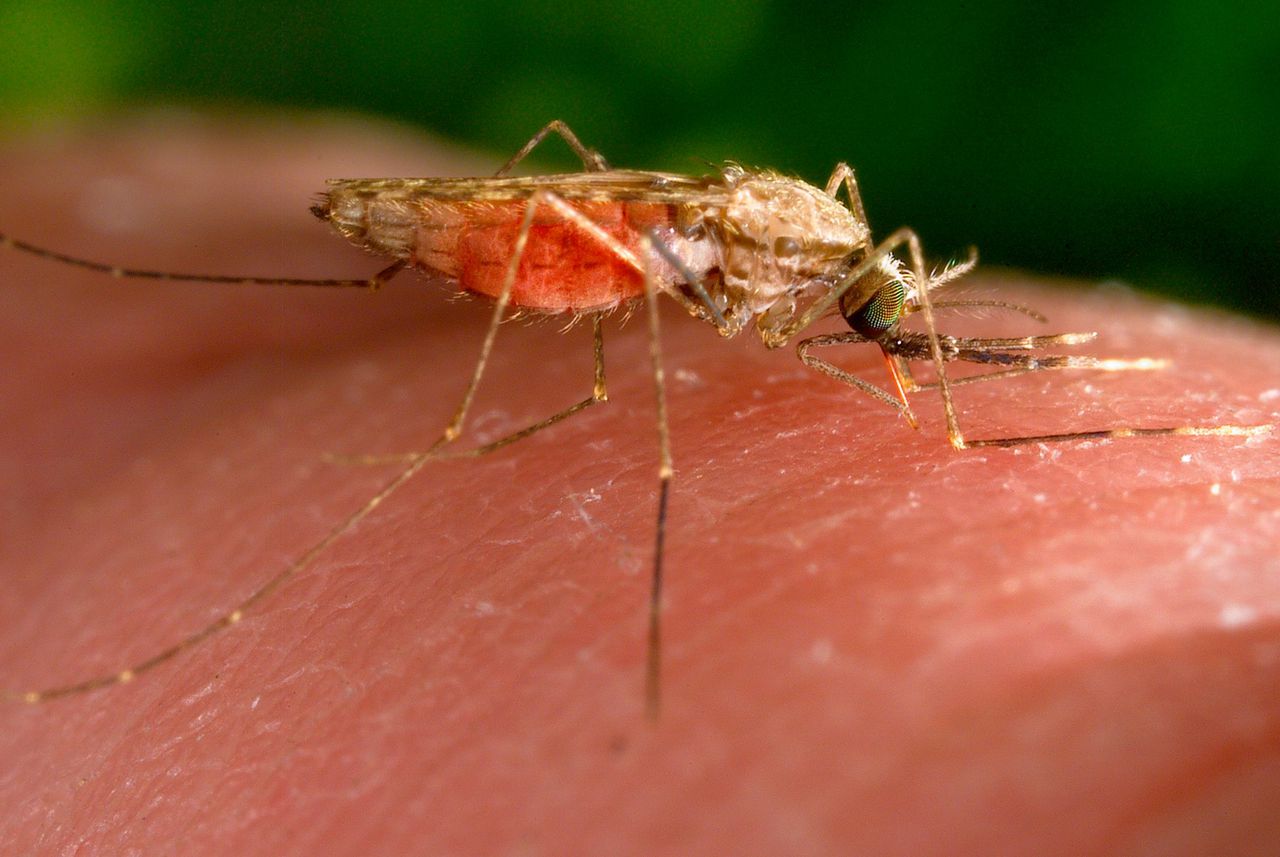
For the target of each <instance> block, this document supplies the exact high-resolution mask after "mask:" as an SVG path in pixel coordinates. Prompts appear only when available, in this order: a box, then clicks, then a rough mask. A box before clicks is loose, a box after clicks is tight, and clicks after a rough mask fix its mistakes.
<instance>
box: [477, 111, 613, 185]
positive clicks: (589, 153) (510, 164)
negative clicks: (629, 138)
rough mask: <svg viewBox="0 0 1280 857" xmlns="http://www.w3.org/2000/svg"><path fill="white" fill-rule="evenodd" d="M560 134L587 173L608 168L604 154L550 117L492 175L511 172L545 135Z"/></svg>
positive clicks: (566, 126)
mask: <svg viewBox="0 0 1280 857" xmlns="http://www.w3.org/2000/svg"><path fill="white" fill-rule="evenodd" d="M553 131H554V132H555V133H557V134H559V135H560V139H562V140H564V141H565V142H566V143H568V144H569V148H570V149H573V153H574V154H575V155H577V156H578V158H579V159H581V161H582V169H583V170H585V171H586V172H589V173H598V172H603V171H605V170H607V169H609V162H608V161H606V160H605V159H604V156H603V155H601V154H600V153H599V152H597V151H596V150H595V149H588V148H587V147H586V146H584V145H582V141H581V140H579V139H578V135H577V134H575V133H573V131H571V130H570V129H569V126H568V125H566V124H564V123H563V122H561V121H560V120H559V119H552V120H551V121H550V122H548V123H547V124H546V125H544V126H543V127H542V130H541V131H539V132H538V133H537V134H534V135H533V136H532V137H530V138H529V142H527V143H525V144H524V145H523V146H521V147H520V151H518V152H516V153H515V154H514V155H512V156H511V160H509V161H507V162H506V163H505V164H503V165H502V169H500V170H498V171H497V172H496V173H494V175H496V176H502V175H506V174H507V173H509V172H511V170H513V169H514V168H515V166H516V164H518V163H520V162H521V161H523V160H524V159H525V158H526V157H528V155H529V153H530V152H532V151H533V150H534V149H536V148H537V147H538V144H539V143H541V142H542V141H543V140H544V139H546V136H547V135H548V134H550V133H551V132H553Z"/></svg>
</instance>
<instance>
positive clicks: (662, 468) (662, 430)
mask: <svg viewBox="0 0 1280 857" xmlns="http://www.w3.org/2000/svg"><path fill="white" fill-rule="evenodd" d="M538 204H545V205H548V206H549V207H551V208H554V209H555V210H556V212H557V213H559V214H560V215H561V216H563V217H564V218H565V219H566V220H568V221H570V222H572V223H574V224H575V225H577V226H578V227H579V228H581V229H582V230H583V231H584V232H586V233H587V234H588V235H591V236H592V237H594V238H595V239H596V240H597V241H598V242H599V243H600V244H601V246H603V247H605V248H606V249H608V250H609V251H610V252H612V253H613V254H614V255H615V256H617V257H618V259H619V260H620V261H622V262H623V263H624V264H626V265H627V266H628V267H630V268H632V269H633V270H635V271H636V272H637V273H639V274H640V275H641V277H643V280H644V290H645V303H646V305H647V310H648V326H649V359H650V363H651V364H652V369H653V385H654V396H655V398H656V403H657V430H658V457H659V463H658V510H657V524H656V527H655V531H654V553H653V572H652V577H651V583H650V591H649V611H648V645H647V656H646V668H645V708H646V711H647V713H648V716H649V717H650V718H651V719H656V718H657V717H658V715H659V713H660V711H661V698H662V688H661V667H662V622H661V619H662V586H663V557H664V553H665V544H666V520H667V505H668V498H669V496H670V492H671V481H672V478H673V476H674V473H675V471H674V468H673V467H672V461H671V442H670V432H669V430H668V425H667V404H666V378H665V374H664V372H663V368H662V349H661V341H660V337H659V320H658V301H657V296H658V287H657V280H656V278H655V277H654V274H653V271H652V269H651V266H650V259H651V258H652V257H653V255H654V254H655V253H660V251H659V250H657V249H656V245H657V244H659V241H658V239H657V237H656V236H654V235H652V234H647V235H645V236H644V241H645V243H646V247H647V249H649V250H650V252H646V253H645V254H644V256H643V260H642V259H640V258H637V257H636V254H635V253H634V252H632V251H631V250H630V249H629V248H628V247H627V246H626V245H624V244H622V243H621V242H619V241H618V239H616V238H615V237H613V236H612V235H610V234H609V233H607V232H605V231H604V230H603V229H602V228H600V226H599V225H598V224H597V223H595V222H594V221H592V220H591V219H590V218H589V217H587V216H586V215H584V214H583V213H582V212H581V211H579V210H577V209H576V208H574V207H573V206H572V205H570V204H569V203H567V202H566V201H565V200H564V199H562V198H561V197H559V196H557V195H556V194H554V193H551V192H547V191H543V192H540V193H538V194H535V195H534V196H533V197H532V198H531V199H530V204H529V208H528V209H527V210H526V214H525V221H524V224H523V225H522V227H521V232H520V236H519V237H518V238H517V241H516V249H515V251H514V253H513V260H512V264H511V266H510V267H509V268H508V270H507V280H506V281H505V282H504V284H503V289H502V293H501V295H500V296H499V298H498V303H497V306H495V308H494V313H493V315H492V317H491V318H490V323H489V329H488V332H487V334H486V336H485V341H484V345H483V347H482V348H481V353H480V359H479V362H478V363H477V365H476V370H475V372H474V374H473V375H472V380H471V384H470V385H469V386H468V388H467V392H466V394H465V395H464V396H463V400H462V403H461V404H460V405H459V407H458V410H457V412H456V413H455V415H454V418H453V420H452V421H451V422H450V423H449V426H448V427H447V428H446V429H445V433H444V434H443V435H442V436H441V438H440V440H438V441H437V442H436V443H435V444H434V445H433V446H432V447H430V448H429V449H428V450H427V451H426V452H423V453H408V454H404V455H394V456H362V457H358V458H354V459H351V460H352V461H354V462H356V463H385V462H388V461H410V462H412V461H415V460H417V459H418V458H419V457H422V456H427V457H437V458H439V457H467V456H479V455H484V454H486V453H488V452H492V451H494V450H496V449H500V448H502V447H503V446H506V445H508V444H510V443H514V442H515V441H517V440H520V439H521V438H525V437H528V436H529V435H531V434H533V433H534V432H536V431H540V430H541V429H543V428H546V427H547V426H548V425H552V424H554V423H557V422H559V421H561V420H563V419H566V418H567V417H569V416H571V415H572V414H574V413H577V412H578V411H579V410H582V409H583V408H585V407H587V406H588V405H590V404H592V403H593V402H594V401H603V400H604V364H603V358H602V356H601V355H602V350H601V348H602V346H601V344H600V343H601V340H600V336H599V320H598V319H597V321H596V325H597V327H596V331H597V334H596V353H597V362H596V370H597V387H596V392H597V393H598V394H599V395H598V397H596V396H593V398H592V399H591V400H586V401H583V402H579V403H578V404H577V405H574V406H572V407H570V408H567V409H566V410H564V411H561V412H560V413H558V414H555V415H553V416H552V417H549V418H548V419H546V420H543V421H541V422H539V423H536V424H534V425H532V426H529V427H528V428H526V429H522V430H521V431H518V432H515V433H513V434H511V435H508V436H507V437H504V438H502V439H500V440H497V441H494V442H493V443H489V444H486V445H484V446H481V447H478V448H476V449H473V450H469V451H466V452H461V453H457V454H456V455H450V454H448V453H445V452H442V447H444V446H445V444H447V443H450V442H452V440H454V439H455V438H457V437H458V435H459V434H460V433H461V430H462V424H463V420H464V419H465V416H466V412H467V410H468V408H469V407H470V404H471V399H472V397H473V396H474V394H475V389H476V387H477V386H478V385H479V382H480V378H481V376H482V375H483V372H484V367H485V365H486V363H487V362H488V359H489V353H490V351H491V350H492V348H493V339H494V337H495V336H496V335H497V326H498V323H499V322H500V321H501V319H502V315H503V311H504V310H505V307H506V304H507V302H508V300H509V298H510V293H511V289H512V287H513V285H514V281H515V275H516V272H517V270H518V266H519V256H520V255H521V254H522V253H523V250H524V244H525V242H526V241H527V236H528V230H529V226H530V224H532V222H533V221H532V212H533V210H534V207H535V206H536V205H538Z"/></svg>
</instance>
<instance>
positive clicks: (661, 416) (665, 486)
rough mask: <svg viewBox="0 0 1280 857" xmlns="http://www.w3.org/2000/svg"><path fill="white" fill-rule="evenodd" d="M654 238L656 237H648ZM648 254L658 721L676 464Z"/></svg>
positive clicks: (653, 698) (652, 664) (653, 656)
mask: <svg viewBox="0 0 1280 857" xmlns="http://www.w3.org/2000/svg"><path fill="white" fill-rule="evenodd" d="M648 240H649V241H650V242H653V241H654V239H653V238H652V237H648ZM651 256H652V254H651V253H648V254H645V264H644V300H645V305H646V308H647V310H648V316H649V361H650V363H651V364H652V365H653V393H654V398H655V400H656V404H657V415H658V521H657V526H656V528H655V530H654V543H653V576H652V578H651V580H650V584H649V640H648V646H647V657H646V660H645V680H644V699H645V712H646V713H647V714H648V716H649V719H650V720H653V721H656V720H657V719H658V717H659V715H660V714H661V713H662V584H663V577H662V560H663V554H664V552H665V548H666V535H667V501H668V499H669V498H670V495H671V480H672V478H673V477H674V476H675V468H674V467H673V466H672V463H671V434H670V430H669V428H668V426H667V388H666V376H665V374H664V373H663V369H662V340H661V337H660V336H659V325H658V288H657V284H656V282H655V279H654V276H653V270H652V268H651V264H650V262H649V259H650V257H651Z"/></svg>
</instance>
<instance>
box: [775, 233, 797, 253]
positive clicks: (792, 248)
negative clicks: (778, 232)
mask: <svg viewBox="0 0 1280 857" xmlns="http://www.w3.org/2000/svg"><path fill="white" fill-rule="evenodd" d="M799 252H800V242H799V241H797V240H796V239H794V238H792V237H791V236H790V235H783V236H782V237H780V238H779V239H778V240H777V241H774V242H773V255H775V256H778V257H779V258H786V257H787V256H794V255H795V254H797V253H799Z"/></svg>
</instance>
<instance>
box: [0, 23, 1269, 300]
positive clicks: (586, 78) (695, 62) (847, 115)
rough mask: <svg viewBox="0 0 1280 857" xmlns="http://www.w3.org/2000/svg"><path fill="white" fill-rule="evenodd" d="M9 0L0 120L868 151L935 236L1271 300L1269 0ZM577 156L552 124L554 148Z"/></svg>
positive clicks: (800, 164)
mask: <svg viewBox="0 0 1280 857" xmlns="http://www.w3.org/2000/svg"><path fill="white" fill-rule="evenodd" d="M833 8H835V4H826V3H803V2H796V3H782V2H768V0H743V2H737V3H723V2H712V1H711V0H678V2H676V0H656V1H655V0H651V2H647V3H643V4H630V5H627V6H623V5H621V4H605V3H600V4H596V3H590V2H586V0H542V2H529V3H501V2H491V0H480V2H460V0H445V2H434V3H433V2H422V0H416V2H408V0H399V2H389V3H380V4H373V3H342V2H337V3H328V4H323V5H320V4H317V5H311V4H302V3H273V2H269V0H258V2H234V0H228V2H208V3H201V4H185V3H163V2H142V0H117V2H80V0H0V130H3V131H5V132H8V133H16V132H18V131H20V130H22V128H24V127H28V126H30V124H32V123H33V122H34V123H38V122H40V121H42V120H44V119H47V118H49V117H50V116H51V115H52V116H65V115H76V116H80V115H93V114H97V113H104V112H111V111H115V110H119V109H127V108H128V107H130V106H135V105H139V104H146V105H154V104H156V103H177V104H184V105H192V104H194V105H197V106H199V105H211V106H217V107H219V108H224V109H225V108H226V107H227V106H232V107H235V106H239V105H245V104H250V105H288V106H294V107H297V106H301V107H318V108H328V109H350V110H356V111H363V112H366V113H370V114H378V115H385V116H390V117H394V118H398V119H402V120H405V121H407V122H410V123H413V124H416V125H419V126H421V127H423V128H426V129H430V130H431V131H434V132H438V133H442V134H445V135H449V136H452V137H454V138H456V139H458V140H460V141H465V142H469V143H472V144H475V145H477V146H480V147H483V148H485V149H487V150H490V151H492V152H494V153H495V155H496V154H498V153H501V154H502V155H504V156H505V155H506V154H509V153H510V152H511V151H514V149H515V148H516V147H517V146H518V145H519V144H520V143H522V142H523V141H524V140H525V139H526V138H527V137H528V136H529V135H530V134H531V133H532V132H533V131H534V130H536V129H537V128H538V127H540V126H541V125H542V124H543V123H544V122H546V121H547V120H548V119H551V118H554V117H559V118H563V119H565V120H566V121H567V122H569V124H570V125H571V126H573V127H574V128H575V129H576V130H577V131H578V132H579V134H580V135H581V136H582V137H583V138H584V140H585V141H586V142H587V143H588V144H589V145H592V146H594V147H596V148H599V149H600V150H601V151H602V152H604V153H605V154H606V155H607V156H608V157H609V158H610V160H611V161H613V162H614V163H615V164H618V165H624V166H633V167H642V168H652V169H659V168H662V169H674V170H680V171H687V172H700V171H702V170H704V169H705V168H706V163H707V162H709V161H710V162H718V161H721V160H724V159H734V160H737V161H740V162H743V163H746V164H751V165H761V166H773V167H777V168H779V169H782V170H784V171H788V172H793V173H796V174H799V175H801V176H803V177H805V178H807V179H809V180H810V181H813V182H821V181H822V180H823V179H825V178H826V176H827V174H828V172H829V170H830V169H831V166H832V165H833V164H834V163H835V162H836V161H837V160H848V161H849V162H851V163H852V164H853V165H854V166H855V167H856V168H857V170H858V173H859V177H860V180H861V183H862V186H863V189H864V196H865V198H866V201H867V207H868V212H869V215H870V217H871V220H872V226H873V228H874V229H875V230H876V231H877V232H878V233H879V234H884V233H886V232H888V231H889V230H891V229H893V228H895V227H897V226H899V225H902V224H911V225H913V226H915V227H916V228H917V229H918V230H919V231H920V233H921V234H922V235H923V236H924V239H925V242H926V247H927V249H929V250H931V252H932V253H933V254H934V255H936V256H940V257H941V256H946V255H948V254H952V253H959V252H962V251H963V248H965V247H966V246H968V245H970V244H976V245H977V246H978V247H980V248H981V250H982V252H983V258H984V260H985V261H986V262H987V263H995V264H1001V265H1013V266H1018V267H1023V268H1028V269H1032V270H1035V271H1041V272H1047V273H1057V274H1067V275H1073V276H1082V277H1089V278H1104V277H1114V278H1120V279H1123V280H1126V281H1129V282H1131V283H1134V284H1136V285H1139V286H1141V287H1142V288H1145V289H1150V290H1155V291H1162V292H1164V293H1166V294H1171V295H1174V296H1177V297H1180V298H1182V299H1186V300H1192V301H1197V302H1209V303H1220V304H1226V305H1229V306H1232V307H1234V308H1237V309H1243V310H1246V311H1249V312H1253V313H1256V314H1264V315H1270V316H1272V317H1280V282H1278V278H1280V3H1277V2H1276V0H1265V2H1217V3H1215V2H1212V0H1168V2H1089V0H1078V2H1073V3H1063V4H1053V3H1050V4H1039V3H1027V2H1023V0H1017V1H1016V2H1015V0H993V1H992V2H984V3H947V2H934V0H919V2H916V3H913V4H910V5H907V4H901V5H899V4H888V3H870V4H845V5H844V6H843V7H842V10H841V11H838V12H836V11H832V10H833ZM540 154H541V155H542V157H543V158H544V163H546V164H547V165H549V166H551V167H570V166H571V165H572V163H573V162H572V160H571V159H570V157H569V156H568V155H567V154H566V153H565V152H564V151H563V150H562V149H561V148H560V147H558V146H552V147H549V148H548V149H546V150H545V152H541V153H540Z"/></svg>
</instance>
